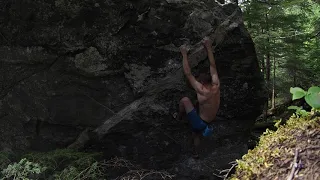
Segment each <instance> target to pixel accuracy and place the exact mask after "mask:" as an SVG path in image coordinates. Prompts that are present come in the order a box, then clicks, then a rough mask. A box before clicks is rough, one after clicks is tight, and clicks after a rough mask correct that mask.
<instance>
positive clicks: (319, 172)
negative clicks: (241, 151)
mask: <svg viewBox="0 0 320 180" xmlns="http://www.w3.org/2000/svg"><path fill="white" fill-rule="evenodd" d="M296 151H297V152H296ZM295 156H296V157H297V161H296V162H295V163H294V158H295ZM319 157H320V118H319V117H315V118H312V119H311V117H304V118H298V117H294V116H292V117H291V118H290V119H289V120H288V121H287V123H286V124H285V125H282V126H280V127H279V128H278V129H277V130H276V131H270V130H267V131H266V132H265V133H264V134H263V135H262V136H261V138H260V142H259V144H258V145H257V146H256V147H255V148H254V149H253V150H249V152H248V154H246V155H244V156H243V157H242V159H241V160H237V163H238V165H237V167H236V173H235V174H234V175H233V176H232V177H231V179H232V180H237V179H286V178H288V176H289V175H290V173H291V171H292V170H294V171H295V177H296V178H297V179H319V178H320V168H319V167H320V161H319ZM293 165H294V166H295V167H292V166H293Z"/></svg>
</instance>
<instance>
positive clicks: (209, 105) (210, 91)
mask: <svg viewBox="0 0 320 180" xmlns="http://www.w3.org/2000/svg"><path fill="white" fill-rule="evenodd" d="M203 88H204V91H205V93H204V94H203V95H201V94H199V93H197V98H198V102H199V115H200V117H201V119H202V120H204V121H206V122H208V123H210V122H211V121H212V120H214V119H215V117H216V114H217V111H218V109H219V105H220V88H219V87H218V85H212V86H211V87H208V88H206V87H203Z"/></svg>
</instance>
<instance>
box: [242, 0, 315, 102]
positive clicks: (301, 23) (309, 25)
mask: <svg viewBox="0 0 320 180" xmlns="http://www.w3.org/2000/svg"><path fill="white" fill-rule="evenodd" d="M240 7H241V8H242V10H243V16H244V21H245V25H246V26H247V28H248V31H249V32H250V35H251V36H252V38H253V41H254V43H255V48H256V52H257V56H258V59H259V62H260V67H261V70H262V72H264V75H265V77H266V80H267V74H268V73H267V71H268V68H267V66H269V70H270V74H271V77H270V80H272V79H273V77H272V75H273V71H275V77H274V79H275V84H274V85H275V94H276V97H277V98H280V99H284V98H285V99H290V97H289V96H288V93H287V90H288V88H290V87H292V86H293V87H296V86H300V87H302V88H305V87H310V86H313V85H314V84H319V83H320V79H319V78H317V77H318V72H320V56H319V54H320V41H319V36H320V35H319V32H320V20H319V17H320V11H319V9H320V4H319V3H317V2H316V1H311V0H268V1H261V0H245V1H242V3H241V4H240ZM317 34H318V36H316V35H317ZM267 57H270V58H269V60H270V64H267ZM273 61H275V63H273ZM274 65H275V66H274ZM267 85H268V89H269V90H271V89H272V88H273V84H272V83H271V81H269V82H268V84H267ZM270 94H271V93H270ZM301 95H302V94H300V96H301ZM307 99H309V97H307ZM310 99H312V98H310Z"/></svg>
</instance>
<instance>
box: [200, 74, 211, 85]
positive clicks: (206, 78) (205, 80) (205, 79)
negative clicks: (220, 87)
mask: <svg viewBox="0 0 320 180" xmlns="http://www.w3.org/2000/svg"><path fill="white" fill-rule="evenodd" d="M197 80H198V81H199V82H200V83H201V84H211V83H212V78H211V75H210V74H209V73H200V74H199V76H198V77H197Z"/></svg>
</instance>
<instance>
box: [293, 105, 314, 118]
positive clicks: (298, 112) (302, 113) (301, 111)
mask: <svg viewBox="0 0 320 180" xmlns="http://www.w3.org/2000/svg"><path fill="white" fill-rule="evenodd" d="M288 109H291V110H296V115H298V116H299V117H306V116H308V115H309V113H308V112H307V111H306V110H304V109H302V107H298V106H289V107H288Z"/></svg>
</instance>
